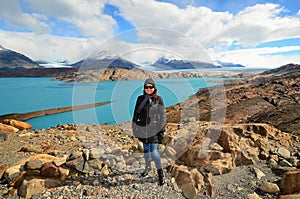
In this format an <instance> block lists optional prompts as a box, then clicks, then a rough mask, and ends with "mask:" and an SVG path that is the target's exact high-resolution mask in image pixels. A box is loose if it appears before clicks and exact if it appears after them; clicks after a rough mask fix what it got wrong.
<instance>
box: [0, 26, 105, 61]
mask: <svg viewBox="0 0 300 199" xmlns="http://www.w3.org/2000/svg"><path fill="white" fill-rule="evenodd" d="M98 42H99V41H97V40H96V39H84V38H68V37H58V36H53V35H48V34H35V33H18V32H7V31H1V30H0V44H1V45H2V46H3V47H5V48H8V49H11V50H14V51H17V52H19V53H22V54H24V55H26V56H28V57H30V58H31V59H33V60H44V61H50V62H55V61H64V60H68V61H70V62H75V61H78V60H80V59H82V58H84V57H85V56H88V54H89V53H90V52H91V50H92V49H93V48H94V47H95V46H96V45H97V44H98Z"/></svg>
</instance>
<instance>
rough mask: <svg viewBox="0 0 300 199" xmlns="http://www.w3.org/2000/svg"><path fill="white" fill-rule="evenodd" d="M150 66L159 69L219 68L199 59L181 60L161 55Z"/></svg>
mask: <svg viewBox="0 0 300 199" xmlns="http://www.w3.org/2000/svg"><path fill="white" fill-rule="evenodd" d="M152 66H154V67H157V68H159V69H197V68H219V66H216V65H214V64H211V63H207V62H201V61H188V60H181V59H178V58H175V57H172V56H171V57H170V56H162V57H160V58H158V59H157V60H156V61H155V62H153V64H152Z"/></svg>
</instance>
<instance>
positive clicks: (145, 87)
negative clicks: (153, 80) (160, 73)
mask: <svg viewBox="0 0 300 199" xmlns="http://www.w3.org/2000/svg"><path fill="white" fill-rule="evenodd" d="M148 88H150V89H152V88H154V86H144V89H148Z"/></svg>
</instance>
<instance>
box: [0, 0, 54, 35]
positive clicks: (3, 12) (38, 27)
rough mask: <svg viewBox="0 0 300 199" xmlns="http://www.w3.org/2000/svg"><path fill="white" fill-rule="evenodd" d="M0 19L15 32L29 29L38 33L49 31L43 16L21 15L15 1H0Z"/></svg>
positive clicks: (45, 18) (34, 14)
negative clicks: (15, 30)
mask: <svg viewBox="0 0 300 199" xmlns="http://www.w3.org/2000/svg"><path fill="white" fill-rule="evenodd" d="M0 18H1V19H2V20H4V22H5V23H7V24H8V25H9V26H11V27H12V28H14V29H17V30H20V29H21V30H25V29H30V30H33V31H36V32H39V33H41V32H46V31H49V30H50V26H49V24H47V23H45V22H44V20H47V17H46V16H45V15H42V14H36V13H33V14H29V13H23V12H22V10H21V8H20V7H19V3H18V1H17V0H3V1H1V7H0Z"/></svg>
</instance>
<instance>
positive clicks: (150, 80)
mask: <svg viewBox="0 0 300 199" xmlns="http://www.w3.org/2000/svg"><path fill="white" fill-rule="evenodd" d="M146 84H152V85H153V86H154V87H155V83H154V81H153V79H151V78H149V79H146V81H145V83H144V85H146Z"/></svg>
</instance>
